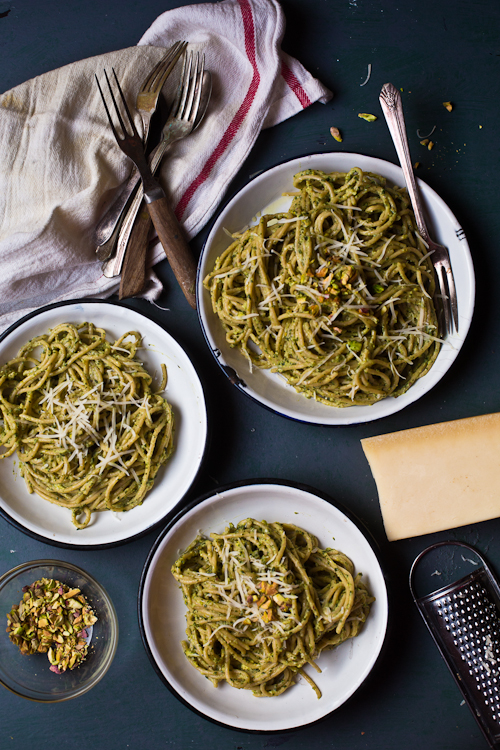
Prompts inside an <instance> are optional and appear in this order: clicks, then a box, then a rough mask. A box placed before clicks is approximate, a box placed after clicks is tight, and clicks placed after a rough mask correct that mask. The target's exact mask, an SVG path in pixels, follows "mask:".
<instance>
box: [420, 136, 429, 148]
mask: <svg viewBox="0 0 500 750" xmlns="http://www.w3.org/2000/svg"><path fill="white" fill-rule="evenodd" d="M428 143H429V139H428V138H424V140H423V141H420V145H421V146H427V144H428Z"/></svg>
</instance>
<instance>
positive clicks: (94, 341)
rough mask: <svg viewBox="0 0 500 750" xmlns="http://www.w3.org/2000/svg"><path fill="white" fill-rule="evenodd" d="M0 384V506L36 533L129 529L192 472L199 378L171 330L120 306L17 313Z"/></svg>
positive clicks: (62, 542)
mask: <svg viewBox="0 0 500 750" xmlns="http://www.w3.org/2000/svg"><path fill="white" fill-rule="evenodd" d="M125 334H128V335H127V336H125ZM0 391H1V406H0V408H1V410H2V418H3V425H4V426H3V431H2V433H1V436H0V440H1V452H2V454H3V458H2V459H1V461H0V513H1V515H2V516H3V517H4V518H6V519H7V520H8V521H9V522H11V523H12V524H13V525H15V526H17V527H18V528H20V529H21V530H23V531H24V532H26V533H28V534H30V535H31V536H34V537H36V538H39V539H42V540H43V541H45V542H48V543H50V544H54V545H56V546H62V547H75V548H87V547H89V548H95V547H106V546H112V545H116V544H121V543H123V542H125V541H129V540H131V539H133V538H134V537H137V536H140V535H141V534H144V533H146V532H147V531H149V530H150V529H151V528H153V527H154V526H155V525H156V524H158V523H159V522H161V521H162V520H163V519H164V518H165V516H167V515H168V513H170V512H171V511H172V510H173V509H174V508H175V506H176V505H177V503H179V502H180V501H181V500H182V498H183V497H184V495H185V494H186V492H187V491H188V490H189V488H190V487H191V484H192V483H193V481H194V479H195V477H196V475H197V473H198V470H199V467H200V465H201V462H202V459H203V456H204V453H205V445H206V437H207V414H206V406H205V398H204V394H203V388H202V385H201V382H200V380H199V378H198V375H197V373H196V370H195V369H194V367H193V365H192V363H191V361H190V359H189V357H188V356H187V354H186V353H185V351H184V350H183V348H182V347H181V346H180V345H179V344H178V343H177V341H175V339H173V338H172V336H170V334H169V333H167V331H165V330H164V329H163V328H162V327H161V326H159V325H158V324H157V323H155V322H154V321H153V320H150V319H149V318H148V317H146V316H145V315H142V314H141V313H139V312H137V311H135V310H133V309H131V308H129V307H126V306H124V305H120V304H112V303H108V302H93V301H74V302H69V303H61V304H56V305H51V306H49V307H46V308H42V309H41V310H38V311H37V312H35V313H33V314H31V315H28V316H26V317H25V318H23V319H22V320H21V321H20V322H19V323H17V324H16V325H14V326H13V327H11V328H10V329H9V330H8V331H6V333H5V334H4V335H3V336H2V337H1V339H0Z"/></svg>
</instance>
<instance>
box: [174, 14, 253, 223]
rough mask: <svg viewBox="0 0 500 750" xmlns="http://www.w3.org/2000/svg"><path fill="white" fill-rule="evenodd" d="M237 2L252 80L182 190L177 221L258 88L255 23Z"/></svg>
mask: <svg viewBox="0 0 500 750" xmlns="http://www.w3.org/2000/svg"><path fill="white" fill-rule="evenodd" d="M238 3H239V6H240V10H241V17H242V20H243V30H244V35H245V51H246V54H247V57H248V60H249V61H250V63H251V65H252V68H253V76H252V80H251V82H250V86H249V88H248V91H247V93H246V96H245V98H244V99H243V102H242V103H241V106H240V108H239V110H238V111H237V113H236V114H235V116H234V117H233V119H232V121H231V122H230V123H229V126H228V127H227V129H226V131H225V133H224V135H223V136H222V138H221V140H220V141H219V143H218V145H217V146H216V148H215V150H214V151H213V152H212V153H211V154H210V156H209V157H208V159H207V161H206V162H205V164H204V166H203V167H202V170H201V172H200V173H199V174H198V177H196V178H195V179H194V180H193V182H192V183H191V184H190V185H189V186H188V187H187V189H186V190H185V191H184V194H183V195H182V197H181V198H180V200H179V202H178V204H177V207H176V209H175V214H176V216H177V219H178V220H179V221H180V220H181V218H182V216H183V214H184V211H185V210H186V208H187V206H188V203H189V201H190V200H191V198H192V197H193V195H194V193H195V192H196V190H197V189H198V188H199V187H200V185H202V184H203V183H204V182H205V180H206V179H207V178H208V176H209V174H210V172H211V171H212V169H213V168H214V166H215V164H216V163H217V161H218V160H219V159H220V157H221V156H222V154H223V153H224V152H225V151H226V149H227V147H228V146H229V144H230V143H231V141H232V140H233V138H234V136H235V135H236V133H237V132H238V130H239V129H240V126H241V123H242V122H243V120H244V118H245V116H246V115H247V114H248V111H249V109H250V107H251V106H252V102H253V100H254V99H255V94H256V93H257V89H258V88H259V84H260V73H259V70H258V68H257V61H256V59H255V25H254V19H253V16H252V9H251V7H250V4H249V3H248V0H238Z"/></svg>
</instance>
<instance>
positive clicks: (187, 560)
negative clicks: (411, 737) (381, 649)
mask: <svg viewBox="0 0 500 750" xmlns="http://www.w3.org/2000/svg"><path fill="white" fill-rule="evenodd" d="M172 574H173V575H174V577H175V578H176V580H177V581H178V582H179V583H180V584H181V588H182V592H183V595H184V601H185V603H186V606H187V613H186V619H187V630H186V635H187V640H186V641H184V642H183V643H182V647H183V650H184V653H185V655H186V657H187V658H188V660H189V661H190V662H191V664H192V665H193V666H194V667H195V668H196V669H197V670H198V671H199V672H201V674H202V675H204V676H205V677H207V678H208V679H209V680H210V681H211V682H212V683H213V685H215V686H217V685H218V683H219V682H221V681H224V680H225V681H227V682H228V683H229V684H230V685H232V686H233V687H236V688H243V689H245V690H251V691H252V692H253V694H254V695H255V696H257V697H271V696H276V695H280V694H281V693H283V692H284V691H285V690H287V688H289V687H290V686H291V685H292V684H293V683H294V680H295V677H296V675H297V674H300V675H302V677H304V679H305V680H306V681H307V682H308V683H309V684H310V685H311V686H312V687H313V689H314V690H315V691H316V694H317V696H318V698H320V697H321V692H320V690H319V688H318V687H317V685H316V684H315V683H314V681H313V680H312V679H311V678H310V677H309V675H308V674H307V673H306V672H305V670H304V666H305V665H306V664H310V665H311V666H312V667H313V668H315V669H316V670H317V671H318V672H321V669H319V667H318V666H317V665H316V664H315V659H316V658H317V657H318V656H319V654H320V653H321V652H322V651H324V650H326V649H332V648H335V647H336V646H338V645H339V644H340V643H342V642H343V641H345V640H346V639H348V638H354V637H355V636H357V635H358V634H359V632H360V630H361V628H362V625H363V623H364V622H365V620H366V618H367V616H368V614H369V611H370V605H371V604H372V602H373V601H374V599H373V597H372V596H370V594H369V592H368V589H367V587H366V586H365V584H364V583H363V581H362V580H361V573H358V574H357V575H355V574H354V565H353V563H352V562H351V560H350V559H349V558H348V557H346V555H344V554H342V552H338V551H337V550H334V549H320V548H319V546H318V540H317V539H316V538H315V537H314V536H313V535H312V534H309V533H308V532H307V531H304V529H301V528H299V527H297V526H294V525H292V524H287V523H277V522H275V523H267V522H266V521H256V520H254V519H251V518H248V519H246V520H244V521H241V522H240V523H238V525H237V526H233V525H232V524H231V525H230V526H229V527H228V528H226V529H225V531H224V533H223V534H210V537H209V538H206V537H204V536H202V535H199V536H198V537H197V538H196V539H195V540H194V541H193V542H192V544H190V545H189V547H188V548H187V549H186V551H185V552H184V553H183V554H182V555H181V556H180V557H179V559H178V560H177V561H176V562H175V564H174V565H173V567H172Z"/></svg>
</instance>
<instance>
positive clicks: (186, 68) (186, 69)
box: [177, 53, 193, 118]
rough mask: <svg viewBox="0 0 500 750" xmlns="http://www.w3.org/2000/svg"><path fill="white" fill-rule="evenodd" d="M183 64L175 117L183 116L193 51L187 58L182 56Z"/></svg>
mask: <svg viewBox="0 0 500 750" xmlns="http://www.w3.org/2000/svg"><path fill="white" fill-rule="evenodd" d="M184 63H185V64H184V65H183V66H182V73H181V82H180V85H181V101H180V104H179V107H178V109H177V117H181V118H183V117H184V108H185V106H186V99H187V96H188V93H189V80H190V78H191V69H192V67H193V53H190V54H189V55H188V56H187V58H186V57H185V58H184Z"/></svg>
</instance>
